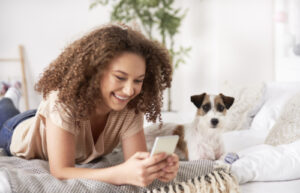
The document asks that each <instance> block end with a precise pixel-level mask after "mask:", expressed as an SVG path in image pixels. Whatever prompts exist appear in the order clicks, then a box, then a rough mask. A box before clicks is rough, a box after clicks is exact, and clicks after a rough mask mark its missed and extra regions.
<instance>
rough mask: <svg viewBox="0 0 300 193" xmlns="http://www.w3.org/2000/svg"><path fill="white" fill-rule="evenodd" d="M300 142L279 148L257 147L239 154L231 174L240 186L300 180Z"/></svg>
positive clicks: (232, 166) (269, 146)
mask: <svg viewBox="0 0 300 193" xmlns="http://www.w3.org/2000/svg"><path fill="white" fill-rule="evenodd" d="M299 147H300V140H298V141H296V142H294V143H290V144H285V145H279V146H271V145H266V144H262V145H257V146H254V147H251V148H248V149H245V150H243V151H241V152H238V155H239V156H240V159H238V160H236V161H235V162H233V164H232V165H231V172H232V173H233V174H234V175H235V176H236V177H237V179H238V181H239V183H240V184H243V183H246V182H249V181H282V180H294V179H300V148H299Z"/></svg>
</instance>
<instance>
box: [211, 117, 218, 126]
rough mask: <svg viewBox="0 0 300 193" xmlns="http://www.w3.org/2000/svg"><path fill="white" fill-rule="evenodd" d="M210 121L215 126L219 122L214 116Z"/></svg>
mask: <svg viewBox="0 0 300 193" xmlns="http://www.w3.org/2000/svg"><path fill="white" fill-rule="evenodd" d="M210 122H211V124H212V125H213V126H216V125H217V124H218V123H219V120H218V119H215V118H214V119H211V120H210Z"/></svg>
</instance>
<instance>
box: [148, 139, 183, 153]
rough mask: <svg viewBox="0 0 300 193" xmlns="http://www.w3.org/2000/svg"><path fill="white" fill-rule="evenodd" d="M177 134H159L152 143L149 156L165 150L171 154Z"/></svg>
mask: <svg viewBox="0 0 300 193" xmlns="http://www.w3.org/2000/svg"><path fill="white" fill-rule="evenodd" d="M178 139H179V136H178V135H168V136H159V137H156V138H155V141H154V145H153V147H152V151H151V154H150V157H151V156H153V155H154V154H156V153H161V152H165V153H167V154H168V155H169V154H172V153H173V152H174V150H175V148H176V145H177V142H178Z"/></svg>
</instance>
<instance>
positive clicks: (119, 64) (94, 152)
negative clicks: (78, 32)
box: [0, 25, 179, 186]
mask: <svg viewBox="0 0 300 193" xmlns="http://www.w3.org/2000/svg"><path fill="white" fill-rule="evenodd" d="M171 74H172V68H171V64H170V59H169V55H168V52H167V50H166V49H165V48H163V47H161V45H160V44H158V43H157V42H153V41H150V40H148V39H146V38H145V37H144V36H143V35H142V34H141V33H139V32H137V31H134V30H132V29H130V28H129V27H127V26H117V25H108V26H104V27H102V28H99V29H96V30H94V31H92V32H90V33H89V34H87V35H86V36H84V37H82V38H80V39H79V40H77V41H75V42H74V43H72V44H71V45H70V46H68V47H67V48H66V49H65V50H64V51H63V52H62V53H61V55H60V56H59V57H58V58H57V59H56V60H55V61H54V62H53V63H51V64H50V66H49V67H48V68H47V69H46V71H45V72H44V73H43V75H42V77H41V79H40V80H39V82H38V83H37V84H36V85H35V89H36V90H37V91H38V92H41V93H42V94H43V100H42V102H41V104H40V105H39V107H38V109H37V112H34V111H33V112H32V111H31V112H29V113H28V112H26V113H22V114H18V115H16V116H15V117H13V118H11V119H10V120H8V121H6V123H5V124H4V125H3V126H2V129H1V131H0V135H2V133H5V135H6V136H8V137H6V138H7V140H6V142H5V143H2V142H1V144H3V145H1V146H2V147H5V149H6V151H7V152H8V154H11V155H14V156H19V157H23V158H25V159H32V158H40V159H44V160H49V166H50V172H51V174H52V175H53V176H55V177H57V178H59V179H72V178H88V179H94V180H99V181H102V182H107V183H111V184H116V185H120V184H131V185H137V186H147V185H149V184H150V183H151V182H152V181H153V180H154V179H159V180H161V181H163V182H168V181H170V180H172V179H174V178H175V176H176V174H177V171H178V167H179V166H178V157H177V156H176V155H175V154H174V155H172V156H167V155H165V154H163V153H161V154H157V155H155V156H153V157H150V156H149V153H148V152H147V149H146V142H145V136H144V132H143V115H144V114H145V116H146V118H147V120H148V121H152V122H155V121H156V120H157V118H159V119H160V109H161V105H162V93H163V90H164V89H165V88H167V87H170V83H171ZM5 125H9V128H7V126H5ZM119 142H121V144H122V149H123V153H124V160H125V161H124V162H123V163H121V164H120V165H116V166H113V167H109V168H101V169H90V168H76V167H75V164H76V163H88V162H90V161H92V160H94V159H95V158H98V157H100V156H103V155H106V154H108V153H110V152H111V151H112V150H113V148H115V147H116V146H117V145H118V143H119Z"/></svg>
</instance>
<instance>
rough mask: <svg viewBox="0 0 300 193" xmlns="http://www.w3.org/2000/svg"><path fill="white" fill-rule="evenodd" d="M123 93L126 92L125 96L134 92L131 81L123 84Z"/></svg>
mask: <svg viewBox="0 0 300 193" xmlns="http://www.w3.org/2000/svg"><path fill="white" fill-rule="evenodd" d="M123 93H124V94H126V95H127V96H132V95H133V94H134V87H133V83H131V82H127V83H126V84H125V85H124V88H123Z"/></svg>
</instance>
